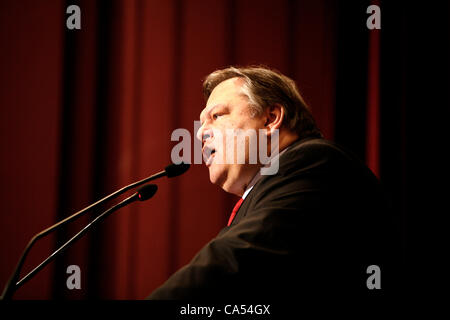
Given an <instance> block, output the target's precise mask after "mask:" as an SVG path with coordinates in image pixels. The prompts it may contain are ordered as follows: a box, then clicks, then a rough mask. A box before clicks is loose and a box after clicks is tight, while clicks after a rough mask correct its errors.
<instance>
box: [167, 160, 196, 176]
mask: <svg viewBox="0 0 450 320" xmlns="http://www.w3.org/2000/svg"><path fill="white" fill-rule="evenodd" d="M190 167H191V165H190V164H189V163H184V162H181V163H178V164H175V163H172V164H169V165H168V166H167V167H166V168H165V169H164V170H165V171H166V173H167V177H169V178H172V177H176V176H179V175H180V174H183V173H185V172H186V171H187V170H188V169H189V168H190Z"/></svg>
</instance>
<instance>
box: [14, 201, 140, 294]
mask: <svg viewBox="0 0 450 320" xmlns="http://www.w3.org/2000/svg"><path fill="white" fill-rule="evenodd" d="M136 200H138V194H137V193H135V194H133V195H132V196H130V197H128V198H126V199H125V200H123V201H121V202H119V203H118V204H116V205H115V206H113V207H111V208H109V209H108V210H106V211H104V212H103V213H102V214H100V215H99V216H98V217H96V218H95V219H94V220H92V221H91V222H90V223H89V224H87V225H86V226H85V227H84V228H83V229H81V231H80V232H78V233H77V234H76V235H74V236H73V237H72V238H70V239H69V240H68V241H67V242H66V243H64V244H63V245H62V246H61V247H59V248H58V249H57V250H55V251H54V252H53V253H52V254H51V255H49V256H48V257H47V259H45V260H44V261H42V262H41V264H39V265H38V266H37V267H36V268H34V269H33V270H32V271H30V272H29V273H28V274H27V275H26V276H25V277H23V278H22V279H21V280H20V281H18V282H17V283H16V284H15V288H14V290H17V289H19V288H20V287H21V286H22V285H23V284H24V283H26V282H27V281H28V280H30V279H31V278H32V277H33V276H34V275H35V274H36V273H37V272H39V271H40V270H41V269H42V268H44V267H45V266H46V265H47V264H49V263H50V262H51V261H53V260H54V259H55V258H56V257H57V256H58V255H59V254H61V253H62V252H63V251H64V250H65V249H67V248H68V247H69V246H70V245H71V244H73V243H74V242H75V241H77V240H78V239H80V238H81V237H82V236H84V235H85V234H86V232H88V231H89V229H90V228H93V227H94V226H95V225H97V224H98V223H99V222H100V221H102V220H103V219H105V218H106V217H107V216H109V215H110V214H111V213H113V212H114V211H116V210H118V209H120V208H122V207H124V206H126V205H127V204H130V203H132V202H134V201H136Z"/></svg>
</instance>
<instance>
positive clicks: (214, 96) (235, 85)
mask: <svg viewBox="0 0 450 320" xmlns="http://www.w3.org/2000/svg"><path fill="white" fill-rule="evenodd" d="M242 82H243V79H242V78H237V77H235V78H230V79H227V80H225V81H222V82H221V83H219V84H218V85H217V86H216V87H215V88H214V90H213V91H212V92H211V94H210V96H209V98H208V101H207V102H206V107H205V108H204V109H203V111H202V112H201V113H200V119H202V117H204V116H205V115H206V114H208V113H209V112H211V111H212V110H213V109H215V108H218V107H223V106H227V105H230V104H231V103H232V102H233V100H236V99H239V98H242V91H241V86H242Z"/></svg>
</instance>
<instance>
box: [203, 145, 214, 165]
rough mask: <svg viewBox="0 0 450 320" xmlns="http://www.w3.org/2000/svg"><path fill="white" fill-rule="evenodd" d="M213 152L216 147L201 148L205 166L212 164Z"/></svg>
mask: <svg viewBox="0 0 450 320" xmlns="http://www.w3.org/2000/svg"><path fill="white" fill-rule="evenodd" d="M215 153H216V149H212V148H209V147H204V148H203V160H204V161H205V164H206V166H207V167H209V166H210V165H211V164H212V162H213V158H214V156H215Z"/></svg>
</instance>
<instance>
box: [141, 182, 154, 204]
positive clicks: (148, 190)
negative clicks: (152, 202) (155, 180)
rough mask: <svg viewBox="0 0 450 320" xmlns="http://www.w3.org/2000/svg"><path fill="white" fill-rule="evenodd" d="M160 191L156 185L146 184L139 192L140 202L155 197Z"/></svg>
mask: <svg viewBox="0 0 450 320" xmlns="http://www.w3.org/2000/svg"><path fill="white" fill-rule="evenodd" d="M156 191H158V186H157V185H156V184H146V185H145V186H142V187H140V188H139V189H138V190H137V194H138V198H139V201H145V200H148V199H150V198H151V197H153V196H154V195H155V193H156Z"/></svg>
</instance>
